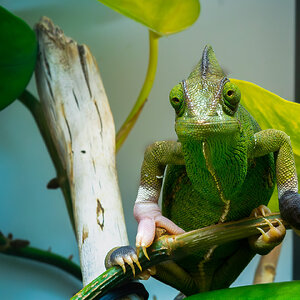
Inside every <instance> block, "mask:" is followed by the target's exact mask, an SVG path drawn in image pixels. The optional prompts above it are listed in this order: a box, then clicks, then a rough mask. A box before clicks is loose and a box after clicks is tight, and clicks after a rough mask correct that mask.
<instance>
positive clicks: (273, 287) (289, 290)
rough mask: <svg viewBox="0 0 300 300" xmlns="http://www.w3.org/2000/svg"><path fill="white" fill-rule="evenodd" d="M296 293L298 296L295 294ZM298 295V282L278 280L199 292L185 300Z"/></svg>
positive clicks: (272, 298) (257, 299) (279, 298)
mask: <svg viewBox="0 0 300 300" xmlns="http://www.w3.org/2000/svg"><path fill="white" fill-rule="evenodd" d="M297 295H298V296H297ZM299 295H300V282H299V281H293V282H280V283H269V284H257V285H250V286H242V287H237V288H230V289H224V290H217V291H211V292H206V293H200V294H197V295H193V296H190V297H187V298H186V299H187V300H224V299H251V300H261V299H264V300H267V299H268V300H284V299H297V298H298V297H299Z"/></svg>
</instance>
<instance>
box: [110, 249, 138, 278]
mask: <svg viewBox="0 0 300 300" xmlns="http://www.w3.org/2000/svg"><path fill="white" fill-rule="evenodd" d="M126 264H128V265H129V266H130V268H131V270H132V273H133V276H135V267H134V264H136V265H137V266H138V268H139V269H140V270H141V271H142V267H141V265H140V263H139V260H138V257H137V254H136V252H135V249H134V248H132V247H131V246H123V247H118V248H114V249H112V250H111V251H110V252H109V253H108V254H107V256H106V258H105V267H106V268H107V269H108V268H110V267H112V266H120V267H121V268H122V270H123V272H124V273H126Z"/></svg>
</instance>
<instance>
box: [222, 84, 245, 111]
mask: <svg viewBox="0 0 300 300" xmlns="http://www.w3.org/2000/svg"><path fill="white" fill-rule="evenodd" d="M223 98H224V103H225V105H226V106H227V107H228V108H229V109H230V110H231V111H232V112H233V113H234V112H235V111H236V110H237V108H238V104H239V102H240V100H241V92H240V89H239V88H238V87H237V86H236V85H235V84H233V83H231V82H227V83H226V84H225V85H224V88H223Z"/></svg>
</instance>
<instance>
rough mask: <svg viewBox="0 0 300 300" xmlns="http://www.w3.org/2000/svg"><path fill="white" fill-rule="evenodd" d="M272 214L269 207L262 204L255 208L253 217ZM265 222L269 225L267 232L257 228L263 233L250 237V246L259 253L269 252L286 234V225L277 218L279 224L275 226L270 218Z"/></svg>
mask: <svg viewBox="0 0 300 300" xmlns="http://www.w3.org/2000/svg"><path fill="white" fill-rule="evenodd" d="M268 214H271V211H270V209H269V208H268V207H266V206H264V205H260V206H259V207H258V208H255V209H254V210H253V211H252V213H251V215H250V216H251V217H259V216H263V217H265V216H266V215H268ZM264 220H265V222H266V223H267V224H268V225H269V230H268V231H267V232H265V231H263V230H262V229H261V228H259V227H258V228H257V229H258V230H259V231H260V233H261V235H259V236H254V237H250V238H249V239H248V241H249V244H250V247H251V248H252V249H253V250H254V251H255V252H256V253H258V254H261V255H265V254H268V253H269V252H270V251H271V250H272V249H273V248H274V247H276V246H277V245H279V244H280V243H281V242H282V240H283V239H284V236H285V227H284V225H283V224H282V223H281V222H280V220H278V219H276V221H277V223H278V225H277V226H274V225H273V224H272V223H271V222H270V221H269V220H268V219H264Z"/></svg>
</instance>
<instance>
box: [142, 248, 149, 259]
mask: <svg viewBox="0 0 300 300" xmlns="http://www.w3.org/2000/svg"><path fill="white" fill-rule="evenodd" d="M142 249H143V253H144V255H145V256H146V257H147V259H148V260H150V258H149V256H148V253H147V249H146V246H142Z"/></svg>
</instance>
